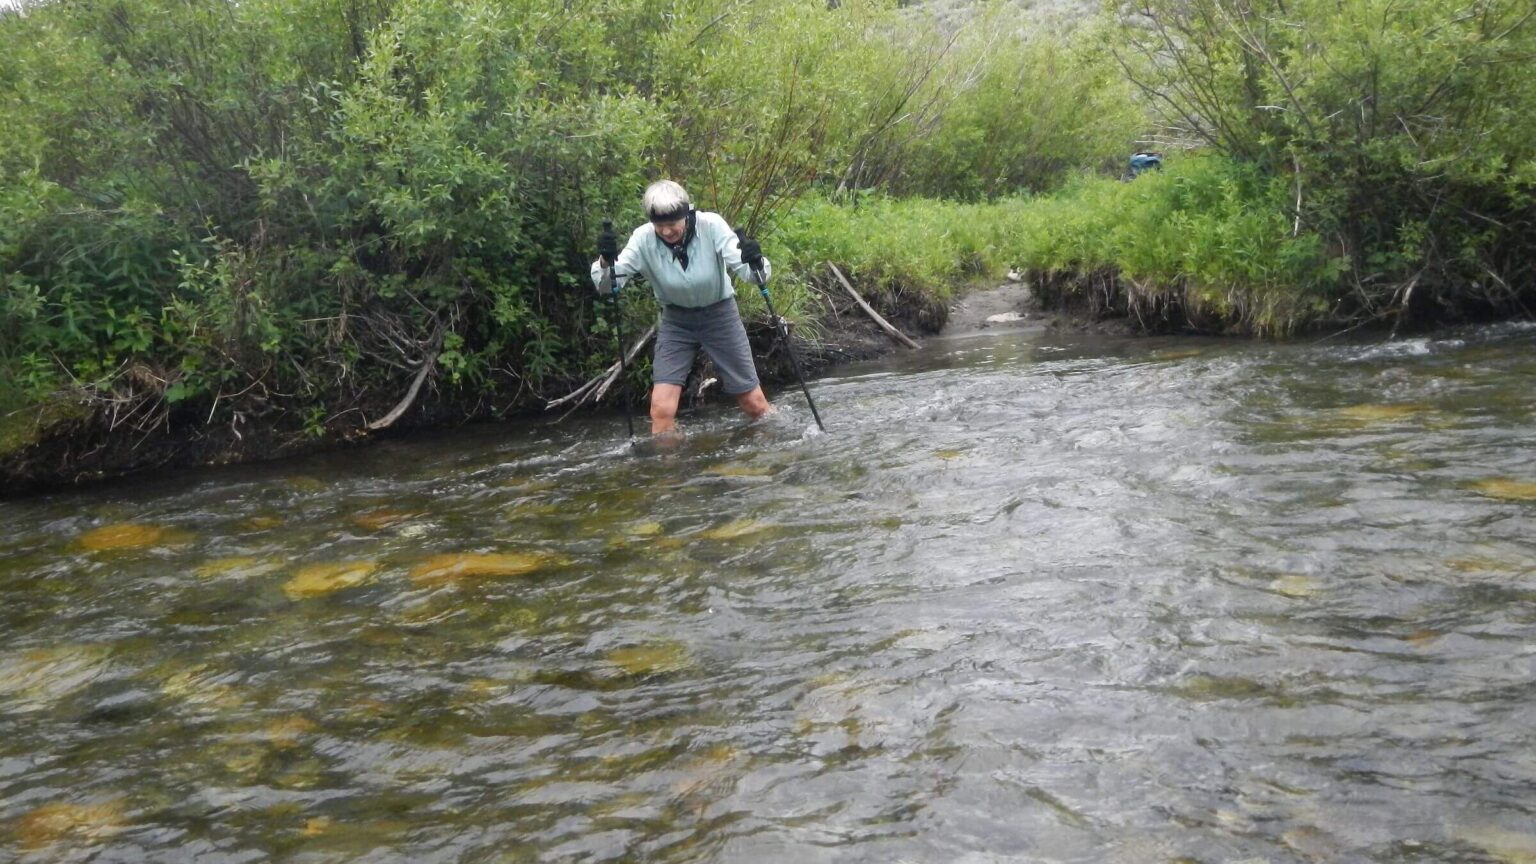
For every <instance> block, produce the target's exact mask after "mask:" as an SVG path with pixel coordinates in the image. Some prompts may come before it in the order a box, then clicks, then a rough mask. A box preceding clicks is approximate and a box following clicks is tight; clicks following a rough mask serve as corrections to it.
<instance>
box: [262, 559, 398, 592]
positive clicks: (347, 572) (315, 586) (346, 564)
mask: <svg viewBox="0 0 1536 864" xmlns="http://www.w3.org/2000/svg"><path fill="white" fill-rule="evenodd" d="M378 569H379V562H377V561H336V562H332V563H328V564H310V565H308V566H305V567H300V568H299V570H298V572H296V573H294V575H293V578H292V579H289V580H288V581H287V582H284V583H283V593H284V594H287V595H288V596H289V597H290V598H292V599H294V600H303V599H305V598H309V597H324V596H325V595H327V594H334V593H336V592H337V591H341V590H342V589H345V588H356V587H357V586H359V585H363V584H366V583H367V582H368V580H369V578H371V577H372V576H373V574H374V571H376V570H378Z"/></svg>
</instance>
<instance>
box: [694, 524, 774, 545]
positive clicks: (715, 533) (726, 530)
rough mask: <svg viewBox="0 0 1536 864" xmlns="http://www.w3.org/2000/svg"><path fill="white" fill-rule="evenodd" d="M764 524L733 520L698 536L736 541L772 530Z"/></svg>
mask: <svg viewBox="0 0 1536 864" xmlns="http://www.w3.org/2000/svg"><path fill="white" fill-rule="evenodd" d="M772 527H773V526H772V525H769V524H768V523H766V522H759V521H758V520H756V519H734V520H732V521H730V522H727V523H725V524H724V525H719V526H716V527H714V528H710V529H709V530H707V531H700V532H699V536H700V537H702V538H704V539H705V540H737V539H740V538H742V537H750V536H752V535H753V534H761V533H763V532H765V531H768V530H770V529H771V528H772Z"/></svg>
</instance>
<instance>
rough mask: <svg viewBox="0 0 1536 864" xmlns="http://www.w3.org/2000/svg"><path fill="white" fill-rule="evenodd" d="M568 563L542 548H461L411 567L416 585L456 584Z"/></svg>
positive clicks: (530, 571) (526, 572) (535, 570)
mask: <svg viewBox="0 0 1536 864" xmlns="http://www.w3.org/2000/svg"><path fill="white" fill-rule="evenodd" d="M567 563H569V561H568V560H567V559H566V558H563V557H561V556H559V555H553V554H549V553H543V552H460V553H447V554H443V555H433V556H432V557H431V558H428V559H427V560H425V561H422V562H421V563H420V564H417V565H416V566H415V567H412V568H411V581H412V582H414V583H416V584H417V585H423V586H435V585H446V584H456V583H460V582H465V581H469V580H474V579H495V578H504V577H509V576H526V575H528V574H530V573H537V572H539V571H541V570H548V569H551V568H554V567H560V566H563V565H565V564H567Z"/></svg>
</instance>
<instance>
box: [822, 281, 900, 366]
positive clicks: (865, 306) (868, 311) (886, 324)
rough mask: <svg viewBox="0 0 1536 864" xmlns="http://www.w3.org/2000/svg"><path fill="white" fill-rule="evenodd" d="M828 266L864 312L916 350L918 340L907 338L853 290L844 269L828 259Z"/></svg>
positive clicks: (897, 338)
mask: <svg viewBox="0 0 1536 864" xmlns="http://www.w3.org/2000/svg"><path fill="white" fill-rule="evenodd" d="M827 267H828V269H830V270H831V271H832V275H833V276H836V277H837V281H839V282H841V283H843V287H844V288H846V289H848V294H849V295H850V296H852V297H853V302H855V303H857V304H859V308H860V309H863V310H864V314H866V315H868V316H869V317H870V318H871V319H872V320H873V321H874V322H875V323H876V324H879V325H880V329H881V330H884V331H885V332H887V333H889V334H890V335H891V338H892V339H895V340H896V341H898V342H900V343H901V344H903V345H905V346H907V347H908V348H912V349H914V350H915V349H916V348H917V347H918V346H917V343H916V342H913V341H912V340H911V339H909V338H907V334H905V333H903V332H901V331H900V330H897V329H896V328H895V327H892V326H891V322H889V321H887V320H885V319H884V318H882V317H880V313H879V312H876V311H875V309H874V307H873V306H870V305H869V304H868V303H866V302H864V298H863V297H860V296H859V292H857V291H855V290H853V286H852V285H850V284H848V279H847V278H846V277H844V276H843V271H841V270H839V269H837V265H836V264H833V263H832V262H831V261H828V262H827Z"/></svg>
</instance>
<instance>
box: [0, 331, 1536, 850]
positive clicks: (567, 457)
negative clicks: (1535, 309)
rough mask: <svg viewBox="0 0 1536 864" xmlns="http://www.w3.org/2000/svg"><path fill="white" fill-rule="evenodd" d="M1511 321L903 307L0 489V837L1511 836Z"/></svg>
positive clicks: (1525, 695)
mask: <svg viewBox="0 0 1536 864" xmlns="http://www.w3.org/2000/svg"><path fill="white" fill-rule="evenodd" d="M1533 341H1536V329H1533V328H1531V327H1529V326H1521V325H1500V326H1495V327H1485V328H1476V329H1469V330H1465V331H1457V332H1450V333H1445V334H1440V335H1437V336H1432V337H1419V338H1412V339H1404V340H1398V341H1392V342H1382V341H1349V340H1325V341H1319V342H1296V343H1288V344H1269V343H1261V342H1248V341H1220V340H1201V339H1136V340H1119V339H1115V338H1111V337H1106V336H1094V335H1076V334H1065V333H1050V332H1041V331H1038V330H1028V329H1025V330H1018V331H1010V332H1003V333H995V334H988V333H982V334H978V335H971V336H965V337H955V338H947V339H939V340H934V341H932V342H930V343H929V344H928V345H927V346H926V347H925V348H924V350H922V351H920V352H912V353H908V354H904V355H901V356H894V357H890V358H887V359H884V360H881V361H877V362H872V363H868V364H863V365H858V366H851V367H845V368H842V369H839V370H836V371H835V372H833V373H831V374H829V375H828V376H826V377H823V378H821V379H819V380H816V381H813V382H812V392H813V394H814V396H815V398H816V400H817V405H818V407H819V408H820V410H821V413H822V416H823V418H824V419H825V420H826V421H827V426H828V429H829V432H828V433H827V434H825V435H821V434H814V429H813V426H812V424H811V421H810V415H809V412H808V411H807V409H806V406H805V402H804V399H803V397H802V396H801V395H800V394H799V392H798V391H790V390H785V391H784V392H781V393H779V394H777V402H778V404H779V405H780V406H781V411H780V412H779V414H778V415H776V416H775V417H774V418H772V419H771V420H770V421H768V422H766V423H763V424H760V425H757V426H753V427H743V426H742V424H741V423H740V421H739V420H738V418H737V416H736V415H735V414H734V412H733V411H732V410H729V409H727V408H725V407H718V406H710V407H706V408H704V409H701V410H700V411H699V412H697V413H695V414H694V415H692V416H689V417H685V418H684V422H685V424H686V425H687V426H688V428H690V429H691V430H692V431H693V434H692V436H691V438H690V439H689V441H688V443H687V444H686V445H685V446H684V447H683V448H682V449H680V450H679V451H678V452H676V453H673V454H670V455H665V456H655V455H635V454H632V453H631V452H629V450H628V449H627V448H626V447H625V445H624V432H623V427H624V423H623V420H622V418H621V417H618V416H615V415H614V414H612V413H608V412H600V413H594V414H591V415H589V416H585V417H575V418H572V419H570V420H568V421H566V422H565V423H561V424H558V425H556V424H551V423H548V422H527V423H520V424H506V425H502V426H495V427H477V428H471V429H465V430H459V431H455V432H452V433H444V434H436V435H431V436H420V437H416V438H413V439H409V440H398V441H388V442H382V443H380V444H377V445H375V446H373V447H370V448H367V449H363V450H358V451H351V452H344V453H336V454H331V455H328V456H325V457H317V458H312V459H306V460H300V461H290V462H281V463H272V464H264V465H252V466H244V467H238V468H228V469H214V470H206V471H200V472H189V473H181V474H175V475H171V476H164V477H152V478H142V479H135V480H131V481H125V482H118V483H114V484H109V485H104V486H98V487H95V488H92V489H88V490H84V491H80V492H70V493H62V494H56V495H51V496H47V497H39V498H30V499H20V500H13V501H9V502H4V503H0V857H7V856H16V857H18V858H19V859H20V860H23V861H87V860H89V861H95V862H104V861H125V862H126V861H144V860H156V861H169V860H197V861H210V862H245V861H267V860H274V859H278V860H290V861H352V860H366V861H410V862H436V861H445V862H446V861H470V862H524V861H529V862H531V861H573V862H575V861H642V860H643V861H658V862H684V861H688V862H694V861H710V862H833V861H836V862H854V861H857V862H862V861H869V862H976V864H980V862H1126V864H1131V862H1237V861H1264V862H1272V864H1278V862H1310V861H1413V862H1442V861H1443V862H1479V861H1493V862H1513V861H1519V862H1530V861H1533V860H1536V829H1533V828H1532V825H1533V824H1536V723H1533V722H1532V717H1536V710H1533V709H1536V704H1533V703H1536V545H1533V542H1532V529H1533V527H1536V525H1533V518H1532V517H1533V516H1536V458H1533V453H1532V441H1533V437H1532V425H1533V420H1536V388H1533V386H1532V383H1533V380H1536V351H1533V350H1532V349H1533Z"/></svg>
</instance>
